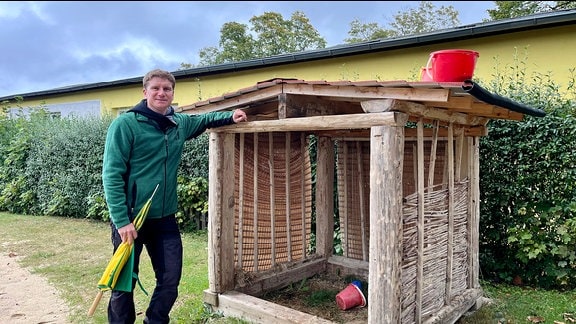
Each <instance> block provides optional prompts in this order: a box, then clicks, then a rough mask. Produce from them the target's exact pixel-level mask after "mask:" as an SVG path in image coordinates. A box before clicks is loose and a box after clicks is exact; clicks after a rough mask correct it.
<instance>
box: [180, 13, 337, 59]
mask: <svg viewBox="0 0 576 324" xmlns="http://www.w3.org/2000/svg"><path fill="white" fill-rule="evenodd" d="M250 24H251V27H250V26H248V25H246V24H241V23H237V22H228V23H225V24H224V25H223V26H222V28H221V29H220V44H219V47H218V48H217V47H206V48H203V49H201V50H200V53H199V56H200V63H199V65H200V66H207V65H214V64H221V63H227V62H238V61H246V60H250V59H254V58H261V57H269V56H274V55H279V54H286V53H293V52H301V51H305V50H311V49H318V48H324V47H326V40H325V39H324V38H322V37H321V36H320V34H319V33H318V31H317V30H316V29H315V28H314V26H312V25H311V24H310V20H309V19H308V18H307V17H306V16H305V15H304V13H303V12H301V11H295V12H294V13H293V14H292V16H291V17H290V19H289V20H284V18H283V17H282V15H281V14H279V13H276V12H265V13H264V14H262V15H260V16H254V17H252V18H251V19H250ZM182 66H183V67H184V66H189V65H186V64H184V63H183V64H182Z"/></svg>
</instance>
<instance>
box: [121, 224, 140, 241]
mask: <svg viewBox="0 0 576 324" xmlns="http://www.w3.org/2000/svg"><path fill="white" fill-rule="evenodd" d="M118 234H120V238H122V243H128V244H132V243H134V240H135V239H136V238H137V237H138V231H136V228H135V227H134V224H132V223H130V224H128V225H126V226H123V227H120V228H119V229H118Z"/></svg>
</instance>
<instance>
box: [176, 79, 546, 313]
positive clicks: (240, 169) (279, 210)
mask: <svg viewBox="0 0 576 324" xmlns="http://www.w3.org/2000/svg"><path fill="white" fill-rule="evenodd" d="M479 98H480V99H479ZM236 108H241V109H243V110H245V111H246V113H247V114H248V117H249V122H246V123H240V124H235V125H230V126H225V127H221V128H217V129H212V130H210V131H209V132H210V134H209V135H210V139H209V143H210V144H209V145H210V157H209V170H210V171H209V212H208V217H209V225H208V230H209V232H208V237H209V242H208V253H209V257H208V260H209V288H208V289H207V290H206V291H205V292H204V301H205V302H206V303H208V304H210V305H212V307H213V309H214V310H215V311H220V312H222V313H223V314H224V315H226V316H235V317H240V318H243V319H245V320H247V321H250V322H256V323H331V322H330V321H329V320H326V319H322V318H320V317H318V316H314V315H310V314H305V313H302V312H299V311H296V310H293V309H291V308H287V307H284V306H280V305H277V304H274V303H271V302H268V301H265V300H263V299H261V298H259V297H260V296H262V294H264V293H265V292H268V291H272V290H276V289H280V288H283V287H286V286H288V285H290V284H292V283H297V282H299V281H301V280H303V279H305V278H309V277H312V276H314V275H316V274H320V273H324V272H331V273H339V274H341V275H354V276H356V277H358V278H361V279H363V280H366V281H367V283H368V294H367V296H366V297H367V300H368V305H367V307H368V323H394V324H395V323H454V322H455V321H456V320H457V319H458V318H460V317H461V316H462V315H463V314H464V313H465V312H467V311H468V310H470V309H471V308H474V307H478V306H479V301H480V300H481V299H480V297H481V296H482V289H481V287H480V285H479V280H478V272H479V266H478V226H479V179H478V178H479V168H478V166H479V156H478V155H479V139H480V137H481V136H483V135H486V134H487V129H486V125H487V123H488V122H489V121H490V119H509V120H515V121H520V120H522V118H523V116H524V115H525V114H532V115H537V116H543V113H542V112H541V111H539V110H535V109H530V108H527V107H524V106H522V105H520V104H517V103H514V102H511V101H509V100H507V99H505V98H502V97H499V96H497V95H492V94H490V93H489V92H487V91H485V90H483V89H482V88H480V86H479V85H478V84H476V83H474V82H472V81H466V82H465V83H461V82H458V83H436V82H406V81H391V82H379V81H362V82H347V81H345V82H327V81H305V80H297V79H273V80H268V81H263V82H259V83H258V84H256V85H255V86H253V87H249V88H246V89H240V90H238V91H237V92H234V93H229V94H225V95H223V96H221V97H217V98H212V99H209V100H207V101H202V102H198V103H195V104H192V105H190V106H185V107H181V110H182V111H183V112H185V113H193V114H198V113H204V112H209V111H219V110H232V109H236ZM312 144H313V146H312ZM311 147H314V148H315V149H310V148H311ZM313 168H315V174H314V173H313V172H312V169H313ZM313 174H314V176H315V178H314V179H313V178H312V175H313ZM335 193H336V194H335ZM335 197H337V205H336V206H337V208H338V210H337V214H338V217H339V218H338V221H339V229H340V235H341V242H342V248H343V254H342V255H334V253H333V250H334V249H333V246H334V223H335V221H334V215H335V212H336V211H335ZM313 229H315V230H313ZM312 241H313V242H314V244H313V248H312V247H311V245H312V244H311V242H312Z"/></svg>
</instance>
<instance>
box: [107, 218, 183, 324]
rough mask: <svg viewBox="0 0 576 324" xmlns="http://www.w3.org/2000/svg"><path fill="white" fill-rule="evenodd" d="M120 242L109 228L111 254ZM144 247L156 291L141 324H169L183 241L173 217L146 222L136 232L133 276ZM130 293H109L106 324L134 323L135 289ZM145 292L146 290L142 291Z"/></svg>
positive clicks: (133, 284)
mask: <svg viewBox="0 0 576 324" xmlns="http://www.w3.org/2000/svg"><path fill="white" fill-rule="evenodd" d="M121 242H122V240H121V238H120V235H119V234H118V231H117V230H116V228H115V227H114V225H112V244H113V245H114V250H116V248H117V247H118V245H120V243H121ZM143 246H146V251H147V252H148V255H149V256H150V260H151V262H152V267H153V268H154V274H155V277H156V287H155V289H154V293H153V294H152V297H151V299H150V304H149V305H148V309H147V310H146V317H145V318H144V323H150V324H152V323H154V324H156V323H158V324H159V323H169V322H170V317H169V313H170V310H171V309H172V306H173V305H174V302H175V301H176V298H177V297H178V285H179V284H180V278H181V277H182V238H181V236H180V231H179V230H178V223H177V222H176V217H175V216H174V215H171V216H167V217H164V218H160V219H147V220H146V221H145V222H144V224H143V225H142V228H140V230H139V231H138V238H137V239H136V240H135V241H134V272H135V273H136V274H138V270H139V263H140V254H141V253H142V248H143ZM135 284H136V280H134V282H133V283H132V292H123V291H116V290H112V294H111V296H110V302H109V304H108V322H109V323H111V324H116V323H118V324H120V323H123V324H127V323H130V324H132V323H134V322H135V321H136V310H135V307H134V293H133V291H134V286H135ZM144 288H146V287H144Z"/></svg>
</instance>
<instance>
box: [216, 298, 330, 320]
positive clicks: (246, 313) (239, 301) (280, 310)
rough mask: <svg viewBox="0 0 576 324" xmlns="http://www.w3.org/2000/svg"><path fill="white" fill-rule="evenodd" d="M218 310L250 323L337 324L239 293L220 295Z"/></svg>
mask: <svg viewBox="0 0 576 324" xmlns="http://www.w3.org/2000/svg"><path fill="white" fill-rule="evenodd" d="M216 309H217V310H219V311H221V312H222V313H223V314H224V315H225V316H229V317H236V318H240V319H243V320H245V321H249V322H250V323H275V324H299V323H300V324H311V323H317V324H335V322H332V321H329V320H327V319H324V318H321V317H318V316H314V315H310V314H307V313H304V312H300V311H298V310H295V309H292V308H289V307H286V306H282V305H279V304H275V303H272V302H269V301H266V300H264V299H260V298H257V297H253V296H250V295H247V294H243V293H241V292H237V291H227V292H225V293H223V294H220V295H219V296H218V307H217V308H216Z"/></svg>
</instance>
